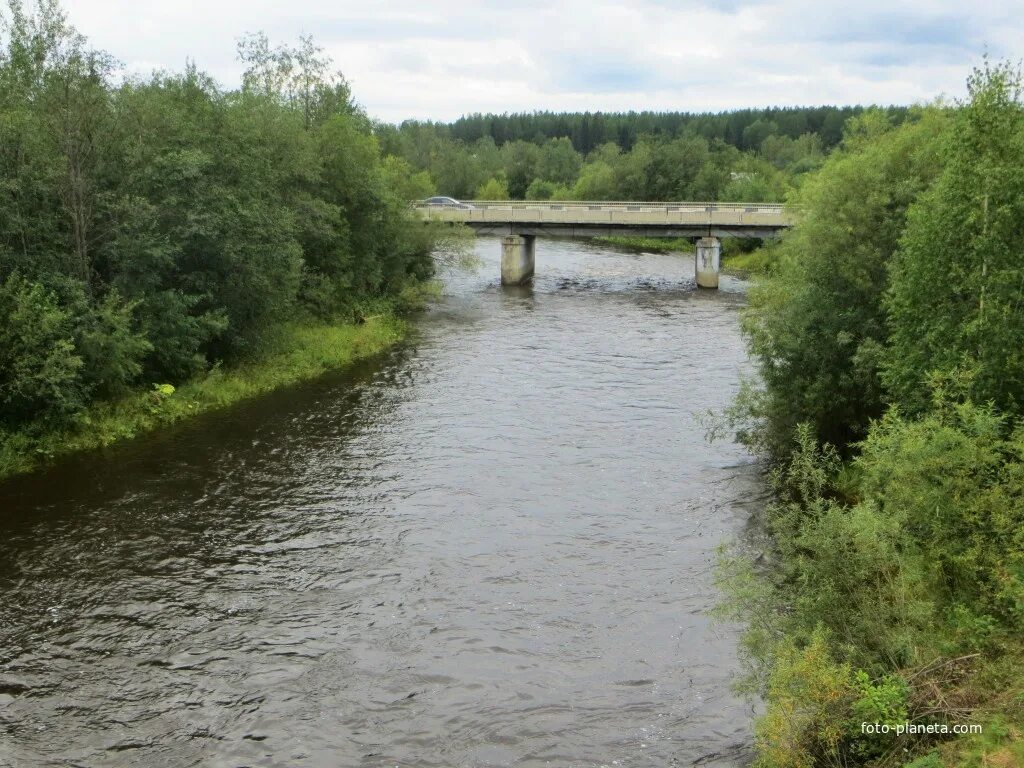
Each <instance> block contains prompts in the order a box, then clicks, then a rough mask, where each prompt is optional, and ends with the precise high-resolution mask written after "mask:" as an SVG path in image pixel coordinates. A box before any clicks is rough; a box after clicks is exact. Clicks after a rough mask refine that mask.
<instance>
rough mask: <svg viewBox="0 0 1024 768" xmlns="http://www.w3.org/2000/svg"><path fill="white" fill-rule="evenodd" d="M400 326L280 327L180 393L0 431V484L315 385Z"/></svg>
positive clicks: (387, 340) (392, 321)
mask: <svg viewBox="0 0 1024 768" xmlns="http://www.w3.org/2000/svg"><path fill="white" fill-rule="evenodd" d="M407 329H408V325H407V323H406V322H405V321H403V320H401V319H398V318H397V317H395V316H394V315H392V314H389V313H382V314H380V315H376V316H372V317H369V318H367V319H366V320H365V322H363V323H362V324H359V325H355V324H352V325H330V324H315V323H293V324H289V325H286V326H284V327H282V328H281V329H279V331H278V332H277V333H276V334H274V335H273V337H272V338H271V339H269V340H268V341H267V342H266V343H265V344H264V346H263V348H262V349H261V351H260V353H259V354H258V355H257V356H255V357H254V359H253V360H251V361H248V362H246V363H243V364H240V365H237V366H233V367H231V368H229V369H225V368H220V367H216V368H214V369H213V370H211V371H209V372H208V373H206V374H204V375H203V376H201V377H198V378H196V379H193V380H191V381H189V382H187V383H185V384H183V385H181V386H180V387H177V388H175V387H173V386H171V385H170V384H154V385H153V387H152V388H151V389H150V390H148V391H143V392H137V393H134V394H131V395H129V396H127V397H124V398H122V399H119V400H116V401H113V402H100V403H95V404H93V405H91V406H90V407H89V408H87V409H86V410H85V411H84V412H83V413H81V414H80V415H79V416H78V418H77V419H76V421H75V424H74V426H73V427H71V428H69V429H62V430H55V431H28V430H26V431H23V432H13V433H12V432H7V433H3V432H0V479H3V478H6V477H9V476H12V475H15V474H19V473H23V472H28V471H31V470H33V469H36V468H37V467H39V466H41V465H43V464H45V463H47V462H49V461H51V460H52V459H55V458H57V457H60V456H63V455H67V454H70V453H74V452H77V451H84V450H89V449H93V448H99V447H101V446H105V445H110V444H111V443H114V442H116V441H118V440H125V439H129V438H132V437H135V436H136V435H141V434H144V433H146V432H150V431H153V430H155V429H158V428H160V427H163V426H167V425H169V424H174V423H176V422H179V421H182V420H183V419H187V418H190V417H193V416H196V415H198V414H201V413H206V412H208V411H212V410H214V409H217V408H223V407H225V406H228V405H232V404H234V403H237V402H240V401H242V400H247V399H249V398H252V397H257V396H259V395H262V394H265V393H267V392H270V391H272V390H274V389H278V388H280V387H284V386H288V385H290V384H296V383H299V382H302V381H308V380H310V379H315V378H316V377H318V376H321V375H323V374H324V373H326V372H328V371H331V370H335V369H339V368H342V367H344V366H346V365H349V364H351V363H353V362H355V361H357V360H360V359H363V358H367V357H371V356H373V355H376V354H378V353H380V352H382V351H384V350H386V349H387V348H388V347H390V346H392V345H394V344H395V343H397V342H398V341H400V340H401V339H402V338H404V336H405V334H406V332H407Z"/></svg>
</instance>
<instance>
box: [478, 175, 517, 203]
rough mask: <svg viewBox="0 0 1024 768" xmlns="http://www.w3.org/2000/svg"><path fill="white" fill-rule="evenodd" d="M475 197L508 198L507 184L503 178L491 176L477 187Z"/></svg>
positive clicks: (480, 198) (481, 198)
mask: <svg viewBox="0 0 1024 768" xmlns="http://www.w3.org/2000/svg"><path fill="white" fill-rule="evenodd" d="M476 199H477V200H508V199H509V196H508V185H507V184H506V183H505V180H504V179H496V178H494V177H493V176H492V177H491V178H489V179H488V180H487V181H485V182H484V183H483V184H481V185H480V186H479V187H478V188H477V190H476Z"/></svg>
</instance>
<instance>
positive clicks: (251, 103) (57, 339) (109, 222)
mask: <svg viewBox="0 0 1024 768" xmlns="http://www.w3.org/2000/svg"><path fill="white" fill-rule="evenodd" d="M239 54H240V57H241V59H242V60H243V62H244V63H245V65H246V68H247V69H246V73H245V80H244V85H243V87H242V88H241V89H240V90H237V91H225V90H222V89H221V88H220V87H218V86H217V84H216V83H215V82H214V81H213V80H212V79H211V78H210V77H208V76H207V75H204V74H203V73H202V72H199V71H197V70H196V69H195V68H194V67H189V68H188V69H187V70H186V71H185V72H183V73H181V74H167V73H159V74H155V75H153V76H152V77H151V78H148V79H143V80H137V79H135V80H127V81H120V80H119V79H118V78H117V77H116V75H117V65H116V62H115V61H114V60H113V59H112V58H111V57H110V56H109V55H107V54H106V53H104V52H102V51H97V50H95V49H93V48H91V47H90V46H89V44H88V42H87V41H86V40H85V39H84V38H83V37H81V36H80V35H79V34H77V33H76V32H75V31H74V29H72V28H71V27H70V26H69V24H68V22H67V21H66V18H65V16H64V14H63V13H62V12H61V10H60V8H59V6H58V3H57V2H56V0H43V2H41V3H39V4H38V6H37V7H36V9H35V10H34V11H32V12H29V11H27V10H26V9H24V8H23V7H22V5H21V3H20V2H18V1H17V0H11V2H10V3H9V7H8V8H7V9H6V11H5V12H4V13H3V29H2V49H0V434H2V432H3V431H4V430H18V429H24V428H30V429H52V428H54V427H57V426H60V425H66V424H69V423H71V422H73V421H74V419H75V418H76V415H77V414H79V413H80V412H81V411H82V409H83V407H84V406H86V405H87V404H88V403H90V402H91V401H93V400H96V399H97V398H112V397H115V396H118V395H120V394H122V393H125V392H126V391H128V390H130V389H132V388H134V387H139V386H150V385H152V384H153V383H154V382H163V383H169V382H174V383H177V382H180V381H182V380H185V379H187V378H189V377H191V376H194V375H195V374H197V373H199V372H202V371H204V370H206V369H208V368H210V367H211V366H213V365H214V364H216V363H218V362H220V361H232V360H237V359H239V358H240V357H243V356H246V355H247V354H248V353H249V352H250V351H251V350H253V349H255V348H256V347H258V345H259V344H260V343H261V341H262V340H263V339H265V338H266V337H267V335H268V334H271V333H273V332H274V330H275V328H277V327H278V326H279V324H280V323H281V322H282V320H285V319H289V318H295V317H296V316H303V315H305V316H317V317H321V318H328V317H340V318H349V319H351V317H352V315H353V308H354V307H355V306H356V305H357V304H358V303H359V302H360V301H364V300H366V299H367V298H370V297H380V296H388V295H395V294H397V293H398V292H399V291H401V290H402V289H403V288H404V287H406V286H407V285H409V284H410V283H412V282H415V281H418V280H421V279H422V278H424V277H426V276H428V275H429V274H430V273H431V269H432V262H431V257H430V251H431V242H430V235H429V233H428V232H427V231H426V230H424V228H423V227H422V226H415V227H411V226H407V224H408V217H409V213H408V210H407V209H408V201H409V200H410V199H412V198H415V197H419V196H421V195H424V194H427V193H429V192H430V187H429V185H428V184H429V183H428V182H427V181H426V180H425V179H424V178H423V177H422V176H421V177H416V176H415V174H413V173H412V172H411V169H410V168H409V167H408V166H407V165H406V164H405V163H404V162H402V161H401V160H399V159H397V158H384V157H383V156H382V155H381V153H380V151H379V147H378V143H377V140H376V139H375V138H374V136H373V133H372V129H371V125H370V122H369V120H368V119H367V118H366V116H365V115H364V114H363V113H362V112H361V111H360V110H359V109H358V108H357V107H356V106H355V105H354V103H353V101H352V98H351V95H350V93H349V89H348V86H347V85H346V83H345V81H344V79H343V78H341V77H340V76H338V75H335V74H333V73H332V72H331V71H330V62H329V61H327V60H326V59H324V58H323V56H322V55H321V53H320V51H319V50H318V49H317V48H316V47H315V46H314V45H313V44H312V43H311V41H310V40H308V39H304V40H302V41H301V44H300V45H298V46H296V47H280V48H271V46H270V45H269V43H268V42H267V40H266V38H265V37H263V36H254V37H250V38H247V39H246V40H244V41H243V42H242V43H241V45H240V46H239Z"/></svg>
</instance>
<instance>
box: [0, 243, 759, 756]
mask: <svg viewBox="0 0 1024 768" xmlns="http://www.w3.org/2000/svg"><path fill="white" fill-rule="evenodd" d="M476 248H477V251H478V254H479V257H480V259H481V261H482V264H481V266H480V267H479V269H478V270H476V271H475V272H474V273H472V274H466V273H458V274H453V275H449V276H448V278H447V284H446V289H445V296H444V297H443V299H442V300H441V301H439V302H438V304H437V305H436V306H435V307H433V308H432V309H431V310H429V311H428V312H427V313H426V315H425V316H424V317H422V318H421V319H420V320H419V321H418V322H417V329H416V332H415V333H414V335H413V337H412V338H411V339H410V341H409V342H407V343H405V344H403V345H402V346H401V347H399V348H398V349H396V350H394V351H393V352H391V353H389V354H387V355H385V356H383V357H382V358H380V359H377V360H374V361H371V362H369V363H365V364H363V365H360V366H358V367H357V368H356V369H354V370H351V371H348V372H345V373H342V374H338V375H334V376H329V377H327V378H325V379H323V380H320V381H317V382H314V383H311V384H308V385H305V386H301V387H297V388H292V389H289V390H287V391H281V392H277V393H274V394H273V395H271V396H269V397H266V398H262V399H260V400H258V401H254V402H250V403H246V404H243V405H242V406H240V407H235V408H232V409H230V410H227V411H224V412H220V413H217V414H214V415H211V416H207V417H203V418H200V419H197V420H195V421H194V422H191V423H189V424H187V425H183V426H180V427H177V428H174V429H170V430H167V431H165V432H162V433H160V434H158V435H154V436H148V437H145V438H141V439H137V440H135V441H133V442H131V443H127V444H123V445H119V446H116V447H113V448H110V449H107V450H105V451H103V452H100V453H95V454H91V455H88V456H84V457H77V458H74V459H71V460H67V461H63V462H61V463H60V464H59V465H57V466H55V467H53V468H51V469H49V470H46V471H43V472H40V473H37V474H35V475H32V476H29V477H25V478H19V479H16V480H14V481H12V482H8V483H6V484H5V485H3V486H0V765H3V766H17V767H18V768H21V766H51V765H52V766H58V765H60V766H64V765H75V766H122V765H125V766H126V765H142V766H157V767H159V766H167V767H168V768H170V767H171V766H174V767H175V768H177V767H178V766H190V765H197V766H198V765H202V766H293V765H294V766H324V767H325V768H326V767H330V768H335V767H337V766H340V767H341V768H347V767H349V766H352V767H357V766H359V767H362V766H367V767H369V766H373V767H376V766H403V768H404V767H406V766H443V767H444V768H450V767H452V768H454V767H456V766H458V767H462V766H467V767H468V766H474V767H475V766H481V767H483V766H527V767H532V766H559V767H562V766H580V767H583V766H587V767H590V766H625V767H629V766H652V767H654V766H670V765H680V766H688V765H693V764H699V765H703V766H735V765H743V764H744V763H745V761H746V760H747V759H749V743H750V741H751V735H750V718H751V711H750V705H749V704H747V703H745V702H744V701H743V700H742V699H740V698H738V697H737V696H735V695H734V694H733V693H731V692H730V687H729V684H730V681H731V680H732V678H733V676H734V675H735V673H736V672H737V668H738V662H737V660H736V630H735V629H734V628H732V627H729V626H724V625H720V624H715V623H714V622H713V621H712V620H711V619H710V618H709V616H708V612H709V609H710V608H711V607H712V606H713V604H714V603H715V601H716V594H715V590H714V588H713V584H712V573H711V568H712V564H713V560H714V556H715V547H716V546H717V545H718V544H719V543H720V542H721V541H723V540H724V539H728V538H730V537H732V536H734V535H736V534H737V532H739V531H741V530H742V528H743V526H744V525H745V521H746V520H747V518H748V517H749V515H750V513H751V510H752V509H754V508H755V507H756V505H757V504H758V503H760V502H759V499H761V497H762V493H763V491H762V487H761V482H760V479H759V476H758V472H757V471H756V467H755V466H754V465H753V463H752V461H751V459H750V458H749V457H748V456H747V455H746V454H745V452H744V451H743V450H742V449H741V448H740V447H738V446H736V445H733V444H731V443H729V442H727V441H726V442H716V443H713V444H708V443H707V442H706V441H705V439H704V429H703V427H702V426H701V424H700V423H699V422H698V420H697V418H696V416H697V414H699V413H701V412H703V411H705V410H706V409H709V408H720V407H722V406H724V405H725V404H727V403H728V401H729V399H730V398H731V397H732V395H733V393H734V392H735V391H736V388H737V386H738V382H739V377H740V376H741V374H742V372H743V371H744V370H745V368H746V366H747V362H746V356H745V353H744V350H743V345H742V342H741V339H740V336H739V330H738V316H739V309H740V308H741V306H742V305H743V302H744V290H745V284H744V283H743V282H742V281H740V280H737V279H735V278H730V277H728V276H726V277H723V279H722V289H721V290H719V291H717V292H716V291H698V290H696V289H695V288H694V286H693V259H692V257H682V256H678V255H656V254H633V253H626V252H622V251H618V250H614V249H610V248H607V247H601V246H596V245H591V244H588V243H585V242H572V241H556V240H539V241H538V243H537V277H536V279H535V283H534V285H533V287H532V288H519V289H507V290H503V289H502V288H500V286H499V285H498V280H497V276H498V258H499V252H500V243H499V242H498V241H497V240H495V239H493V238H481V239H479V241H478V243H477V246H476Z"/></svg>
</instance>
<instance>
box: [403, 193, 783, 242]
mask: <svg viewBox="0 0 1024 768" xmlns="http://www.w3.org/2000/svg"><path fill="white" fill-rule="evenodd" d="M467 203H468V204H469V205H471V206H472V207H471V208H455V207H442V206H422V205H421V206H417V210H418V211H420V212H421V215H422V216H423V217H424V218H425V219H428V220H433V221H448V222H452V223H456V222H457V223H462V224H467V225H469V226H471V227H473V228H474V229H476V230H478V231H484V232H490V233H494V234H568V235H600V234H613V233H616V232H618V233H620V234H621V233H623V232H629V233H630V234H638V235H644V236H648V237H688V236H702V235H710V236H721V237H772V236H774V235H777V234H778V233H779V231H780V230H783V229H785V228H787V227H791V226H792V225H793V221H794V220H793V216H792V214H791V213H790V212H789V211H787V210H786V209H785V207H784V206H783V205H781V204H778V203H697V202H682V203H647V202H621V203H610V202H536V201H526V202H519V201H507V200H506V201H494V200H471V201H467Z"/></svg>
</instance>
